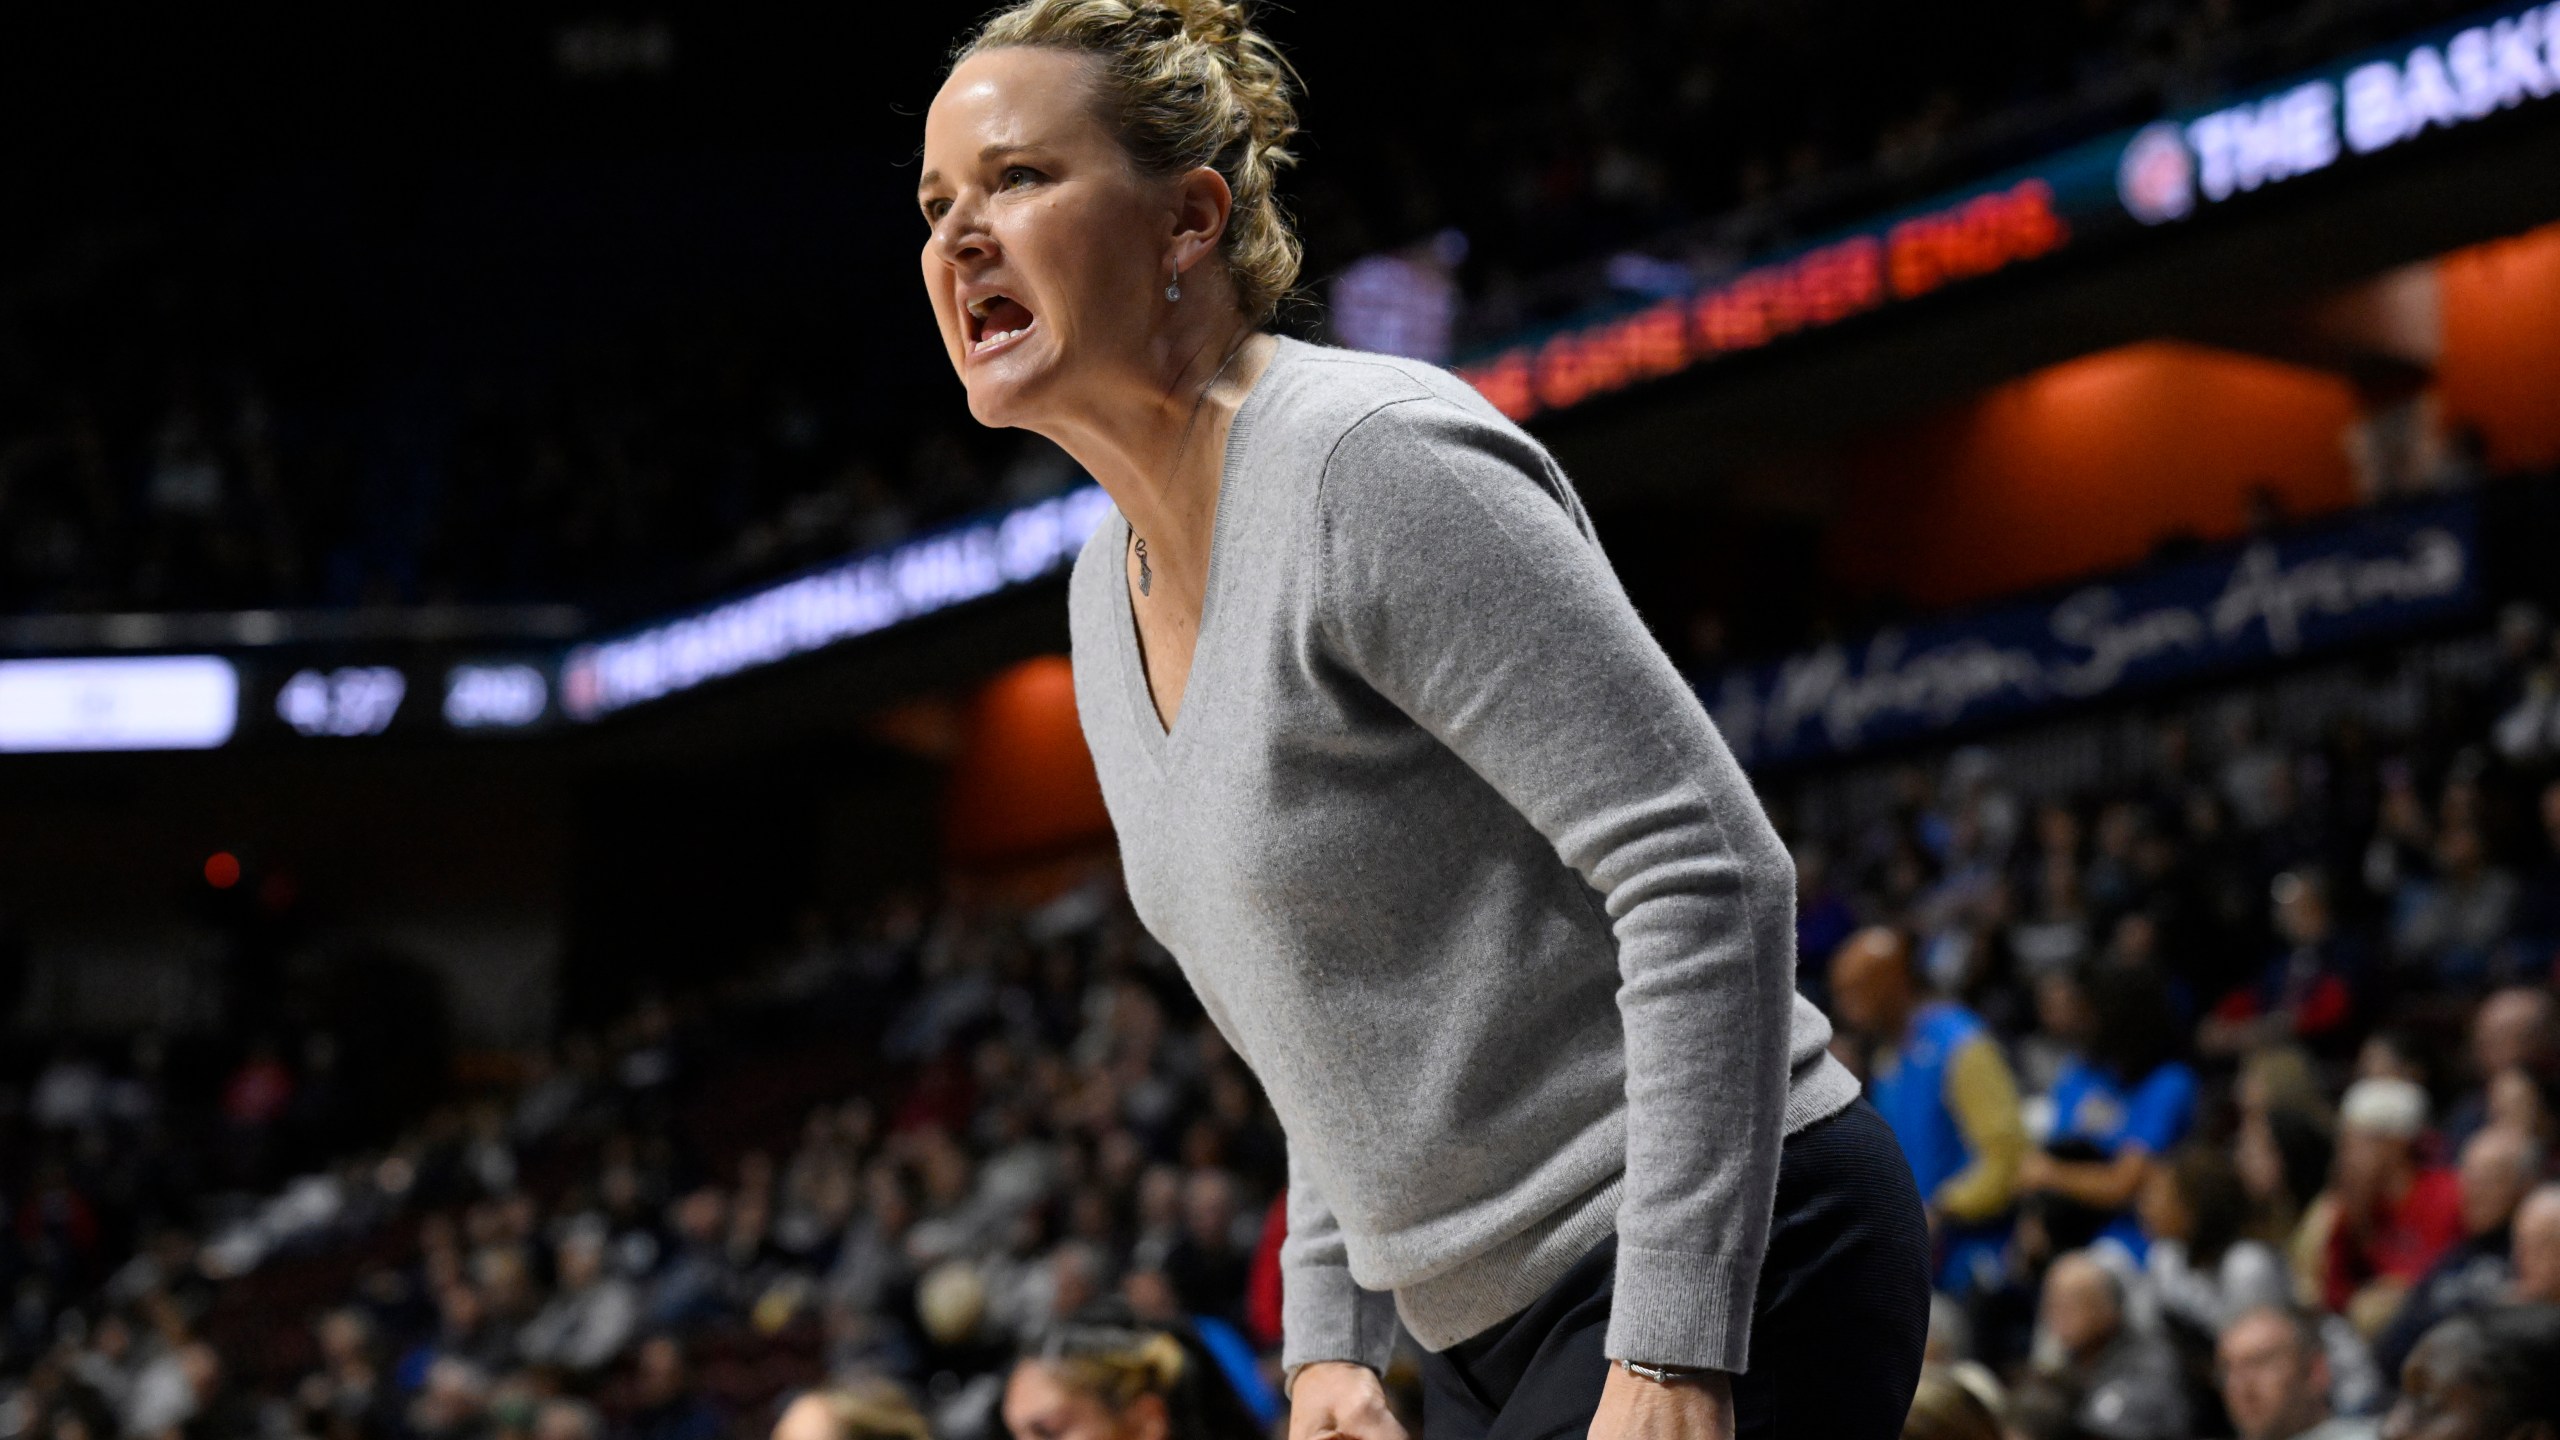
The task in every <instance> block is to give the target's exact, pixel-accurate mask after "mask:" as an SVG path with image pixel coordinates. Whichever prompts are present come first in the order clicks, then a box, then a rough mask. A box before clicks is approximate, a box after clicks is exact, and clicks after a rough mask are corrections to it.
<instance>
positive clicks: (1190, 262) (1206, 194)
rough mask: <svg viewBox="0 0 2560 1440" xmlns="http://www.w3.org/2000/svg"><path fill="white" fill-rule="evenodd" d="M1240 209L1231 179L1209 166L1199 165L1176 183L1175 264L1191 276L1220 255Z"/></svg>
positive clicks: (1174, 213) (1174, 206) (1174, 205)
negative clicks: (1229, 221) (1229, 226)
mask: <svg viewBox="0 0 2560 1440" xmlns="http://www.w3.org/2000/svg"><path fill="white" fill-rule="evenodd" d="M1235 206H1236V196H1235V192H1234V191H1233V190H1230V189H1228V188H1227V177H1226V176H1224V175H1221V174H1219V173H1218V172H1217V171H1215V170H1212V169H1210V168H1209V167H1208V166H1206V165H1195V166H1193V167H1192V168H1191V169H1190V170H1188V171H1186V172H1184V174H1183V176H1182V178H1181V179H1179V180H1177V181H1175V182H1174V190H1173V235H1172V237H1171V238H1172V240H1173V261H1174V264H1175V266H1177V267H1178V268H1179V269H1181V270H1182V271H1183V273H1185V274H1189V273H1190V271H1191V267H1192V266H1194V265H1197V264H1199V263H1200V262H1201V261H1202V260H1205V259H1207V258H1208V257H1209V256H1211V255H1214V254H1216V253H1217V250H1218V245H1219V243H1220V242H1221V241H1223V240H1225V239H1226V236H1227V217H1228V216H1229V215H1230V214H1232V213H1233V212H1234V210H1235Z"/></svg>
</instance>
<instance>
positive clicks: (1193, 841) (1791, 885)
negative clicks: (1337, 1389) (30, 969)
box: [1069, 340, 1857, 1371]
mask: <svg viewBox="0 0 2560 1440" xmlns="http://www.w3.org/2000/svg"><path fill="white" fill-rule="evenodd" d="M1214 529H1215V537H1214V539H1213V541H1212V543H1211V547H1210V563H1209V576H1208V595H1207V600H1206V603H1205V605H1204V608H1203V610H1202V613H1201V620H1200V634H1199V643H1198V648H1197V650H1196V652H1195V654H1194V657H1193V661H1192V669H1191V675H1190V679H1189V681H1188V683H1187V687H1186V689H1185V691H1184V694H1183V699H1182V706H1181V710H1180V713H1179V715H1178V717H1177V719H1176V722H1175V724H1174V727H1173V729H1172V731H1171V733H1170V734H1168V733H1167V732H1166V730H1165V728H1164V726H1163V725H1162V724H1161V723H1160V722H1159V721H1158V719H1157V717H1156V712H1155V708H1154V704H1153V702H1152V701H1151V700H1150V698H1149V696H1148V691H1147V682H1146V677H1145V671H1144V664H1143V661H1142V659H1141V657H1140V655H1139V652H1138V648H1137V640H1136V626H1135V622H1134V618H1133V616H1132V615H1131V612H1130V601H1129V594H1128V586H1127V582H1126V579H1125V571H1124V569H1123V565H1124V564H1125V561H1124V553H1125V551H1124V547H1125V546H1126V544H1127V540H1128V527H1127V522H1126V521H1125V520H1124V519H1123V518H1122V517H1121V516H1120V515H1119V514H1118V513H1116V512H1115V513H1113V514H1112V515H1110V516H1108V517H1107V518H1106V519H1105V520H1104V522H1103V524H1102V526H1101V528H1100V529H1098V530H1097V531H1096V532H1095V533H1094V535H1093V537H1092V539H1091V541H1090V542H1089V543H1087V545H1086V546H1085V549H1084V552H1083V554H1082V555H1081V556H1080V557H1079V558H1078V560H1077V562H1076V567H1075V577H1074V580H1073V582H1072V585H1071V587H1070V598H1069V609H1070V614H1071V620H1072V624H1073V631H1074V643H1075V679H1076V705H1077V710H1078V712H1079V714H1080V715H1081V717H1082V720H1083V723H1084V732H1085V738H1086V740H1087V741H1088V742H1089V743H1090V744H1091V746H1092V749H1093V756H1094V762H1095V764H1096V766H1097V767H1098V769H1099V770H1100V772H1101V776H1102V790H1103V796H1104V798H1105V800H1106V801H1107V802H1108V804H1109V807H1110V811H1111V819H1112V823H1113V825H1114V827H1115V828H1116V829H1117V830H1118V832H1119V839H1120V852H1121V856H1122V862H1123V864H1124V865H1125V866H1126V869H1127V875H1128V885H1129V894H1130V897H1131V899H1132V900H1133V902H1134V903H1135V905H1136V907H1137V911H1138V915H1139V918H1140V919H1141V920H1143V921H1144V922H1145V923H1146V925H1147V928H1148V929H1149V930H1151V931H1153V932H1154V934H1155V935H1156V937H1157V938H1158V939H1160V940H1162V941H1163V942H1164V944H1165V946H1166V947H1167V948H1168V949H1169V950H1171V951H1172V953H1173V955H1174V957H1175V959H1176V960H1177V961H1178V962H1179V963H1180V964H1181V965H1182V968H1183V970H1184V973H1185V974H1186V975H1187V976H1188V977H1189V978H1190V981H1191V984H1192V985H1193V986H1194V987H1195V988H1196V989H1197V990H1198V991H1199V993H1200V998H1201V1000H1202V1002H1203V1003H1204V1004H1205V1005H1206V1007H1207V1009H1208V1012H1209V1015H1210V1017H1211V1018H1212V1020H1213V1021H1214V1022H1215V1023H1216V1024H1217V1026H1218V1028H1219V1030H1220V1031H1221V1032H1223V1033H1224V1034H1225V1036H1226V1038H1227V1039H1228V1041H1229V1042H1230V1043H1232V1044H1233V1045H1234V1046H1235V1049H1236V1052H1237V1053H1238V1054H1239V1055H1241V1056H1242V1057H1243V1058H1244V1060H1245V1063H1246V1064H1248V1065H1250V1066H1251V1067H1252V1068H1253V1071H1254V1073H1255V1074H1256V1075H1257V1076H1258V1077H1259V1078H1260V1079H1261V1081H1262V1084H1263V1087H1264V1089H1265V1090H1266V1091H1267V1092H1268V1094H1269V1095H1270V1097H1271V1103H1272V1105H1273V1107H1274V1108H1275V1110H1276V1111H1277V1112H1278V1114H1279V1117H1280V1123H1281V1126H1282V1129H1283V1130H1284V1131H1285V1132H1286V1134H1287V1137H1288V1153H1289V1177H1290V1187H1289V1238H1288V1242H1287V1244H1286V1245H1285V1246H1284V1247H1283V1248H1282V1251H1281V1267H1282V1279H1283V1295H1284V1301H1283V1314H1284V1329H1285V1332H1286V1338H1285V1343H1284V1344H1283V1347H1282V1349H1283V1359H1284V1363H1286V1364H1289V1365H1292V1366H1295V1365H1301V1364H1305V1363H1308V1362H1310V1361H1315V1360H1325V1359H1350V1360H1359V1361H1362V1362H1365V1363H1368V1364H1371V1365H1375V1366H1380V1367H1383V1366H1384V1364H1385V1361H1386V1358H1387V1355H1388V1352H1389V1350H1390V1348H1391V1347H1392V1345H1393V1343H1394V1325H1393V1323H1392V1322H1393V1319H1394V1317H1395V1316H1396V1315H1397V1314H1401V1316H1402V1317H1403V1320H1404V1323H1405V1325H1406V1327H1407V1328H1408V1329H1410V1330H1411V1331H1412V1332H1413V1335H1414V1338H1415V1339H1417V1340H1418V1341H1420V1342H1421V1343H1422V1344H1423V1345H1424V1346H1426V1347H1428V1348H1430V1349H1434V1350H1439V1349H1445V1348H1447V1347H1448V1346H1450V1345H1453V1344H1455V1343H1457V1342H1458V1341H1460V1340H1463V1339H1465V1338H1467V1337H1468V1336H1470V1335H1473V1334H1475V1333H1477V1332H1479V1331H1481V1330H1483V1329H1485V1328H1486V1327H1488V1326H1490V1325H1492V1324H1494V1323H1495V1322H1496V1321H1499V1320H1502V1319H1504V1318H1505V1317H1507V1316H1509V1315H1512V1314H1514V1313H1516V1312H1518V1311H1519V1310H1520V1309H1522V1308H1524V1307H1525V1306H1527V1305H1528V1303H1529V1302H1530V1301H1532V1300H1534V1299H1536V1298H1537V1297H1538V1296H1539V1295H1540V1294H1542V1293H1543V1292H1544V1291H1545V1290H1546V1289H1547V1287H1548V1286H1550V1285H1552V1284H1553V1283H1554V1282H1555V1281H1556V1279H1557V1278H1558V1277H1560V1276H1561V1275H1562V1274H1563V1272H1564V1271H1565V1270H1566V1269H1567V1268H1569V1267H1570V1266H1571V1265H1572V1263H1573V1262H1574V1261H1575V1260H1577V1259H1579V1258H1581V1257H1582V1256H1583V1255H1585V1254H1587V1253H1588V1252H1589V1251H1590V1249H1591V1247H1592V1246H1594V1245H1596V1244H1598V1243H1599V1242H1600V1241H1602V1240H1603V1239H1605V1238H1606V1237H1607V1236H1608V1235H1609V1234H1610V1232H1611V1231H1612V1230H1615V1231H1616V1233H1617V1236H1618V1243H1619V1250H1618V1258H1617V1271H1616V1277H1615V1283H1616V1297H1615V1300H1614V1301H1613V1304H1612V1310H1611V1314H1610V1320H1609V1333H1608V1351H1609V1354H1610V1355H1612V1356H1615V1357H1622V1358H1629V1359H1638V1360H1649V1361H1653V1362H1656V1363H1662V1364H1689V1365H1707V1366H1714V1367H1716V1368H1719V1369H1724V1370H1732V1371H1739V1370H1741V1369H1742V1368H1743V1366H1744V1359H1745V1356H1746V1354H1747V1352H1748V1345H1749V1338H1750V1334H1749V1332H1750V1324H1751V1304H1752V1296H1753V1293H1754V1290H1755V1287H1756V1285H1757V1283H1758V1279H1759V1270H1760V1261H1761V1255H1762V1252H1763V1251H1764V1249H1765V1248H1766V1245H1767V1239H1768V1233H1769V1220H1770V1205H1771V1203H1772V1199H1773V1197H1774V1195H1775V1191H1776V1184H1777V1172H1778V1144H1779V1141H1780V1139H1781V1138H1782V1137H1783V1136H1785V1135H1787V1134H1791V1133H1793V1132H1794V1131H1796V1130H1798V1129H1800V1128H1802V1127H1804V1126H1806V1125H1809V1124H1811V1123H1813V1122H1814V1121H1816V1120H1818V1119H1821V1118H1823V1117H1824V1116H1827V1115H1830V1114H1832V1113H1833V1112H1835V1111H1837V1110H1839V1109H1840V1108H1841V1107H1842V1106H1844V1105H1847V1104H1848V1103H1849V1102H1850V1101H1851V1100H1853V1099H1855V1098H1856V1095H1857V1083H1856V1081H1855V1080H1854V1079H1853V1078H1852V1077H1851V1076H1850V1075H1849V1073H1848V1072H1847V1071H1846V1070H1844V1069H1843V1068H1842V1067H1841V1066H1840V1065H1839V1063H1838V1062H1837V1061H1835V1060H1833V1059H1832V1058H1831V1056H1830V1055H1829V1054H1828V1053H1827V1051H1826V1050H1825V1049H1824V1045H1825V1043H1826V1042H1827V1041H1828V1039H1829V1038H1830V1027H1829V1026H1828V1025H1827V1024H1826V1023H1825V1022H1824V1020H1823V1018H1822V1015H1821V1013H1820V1012H1819V1011H1817V1010H1815V1009H1814V1008H1813V1007H1812V1006H1810V1005H1808V1004H1807V1003H1805V1002H1804V1001H1803V1000H1802V999H1800V998H1799V997H1798V996H1797V995H1796V993H1795V986H1794V979H1795V926H1794V914H1795V873H1794V868H1793V866H1792V864H1791V863H1790V861H1789V859H1788V856H1787V852H1786V850H1785V848H1784V847H1783V846H1782V845H1781V844H1780V843H1779V840H1778V837H1777V834H1776V833H1775V832H1774V831H1773V830H1772V829H1771V828H1770V825H1769V821H1768V819H1767V817H1766V816H1765V815H1764V814H1763V813H1762V811H1761V808H1760V804H1759V801H1758V800H1757V799H1756V798H1755V797H1754V795H1753V794H1752V790H1751V785H1750V782H1749V781H1748V780H1747V779H1746V778H1745V777H1744V776H1743V773H1742V771H1741V769H1740V767H1738V766H1737V765H1736V764H1735V763H1734V759H1733V756H1732V754H1731V753H1730V752H1729V751H1728V750H1727V749H1726V747H1725V744H1724V741H1723V740H1722V738H1721V737H1720V736H1718V734H1717V733H1716V730H1715V728H1714V726H1713V724H1712V723H1710V721H1709V720H1708V718H1707V715H1706V712H1705V711H1704V709H1703V708H1702V707H1701V706H1700V705H1699V703H1698V699H1697V697H1696V696H1695V694H1693V693H1692V692H1691V690H1690V689H1689V687H1688V686H1687V685H1686V684H1685V683H1683V682H1682V680H1681V678H1680V676H1679V674H1678V673H1677V672H1676V671H1675V670H1674V669H1673V668H1672V665H1671V662H1670V660H1669V659H1668V658H1667V657H1666V656H1665V655H1664V654H1663V653H1662V650H1661V648H1660V647H1659V646H1657V645H1656V644H1655V643H1654V641H1653V640H1652V638H1651V637H1650V636H1649V635H1648V634H1647V633H1646V631H1645V628H1644V626H1643V624H1642V623H1641V622H1640V621H1639V620H1638V619H1637V617H1636V612H1635V610H1634V608H1633V607H1632V606H1631V605H1630V604H1629V603H1628V600H1627V597H1626V593H1625V591H1624V590H1623V589H1622V588H1621V587H1620V585H1619V583H1618V580H1617V576H1616V574H1615V572H1614V571H1612V570H1611V568H1610V566H1609V562H1608V560H1607V559H1606V557H1604V556H1603V555H1602V553H1601V550H1600V547H1599V544H1598V542H1597V541H1596V540H1595V539H1594V537H1593V534H1592V530H1591V524H1590V519H1589V517H1588V515H1587V514H1586V512H1585V511H1584V510H1583V507H1582V504H1581V501H1580V499H1579V498H1578V497H1577V496H1576V495H1575V494H1574V492H1573V490H1572V488H1571V487H1570V486H1569V485H1568V484H1567V483H1566V481H1565V477H1564V475H1563V473H1562V472H1561V471H1560V470H1559V469H1558V468H1557V466H1556V464H1555V462H1554V460H1552V459H1551V458H1549V456H1548V455H1547V453H1546V451H1545V450H1544V449H1543V448H1541V447H1540V446H1539V445H1538V443H1537V442H1536V441H1535V440H1532V439H1530V438H1529V436H1528V435H1526V434H1525V433H1523V432H1522V431H1521V430H1520V429H1519V428H1518V427H1516V426H1514V425H1513V424H1511V423H1510V422H1509V421H1508V420H1506V419H1504V418H1503V417H1502V416H1501V414H1500V413H1499V412H1497V411H1495V410H1494V409H1493V408H1492V407H1491V406H1489V405H1487V404H1486V403H1485V402H1484V401H1483V400H1482V399H1481V398H1480V397H1479V396H1477V394H1476V393H1475V392H1474V391H1473V390H1472V389H1470V388H1469V387H1468V386H1467V385H1466V384H1465V383H1463V382H1462V381H1459V380H1458V379H1457V378H1455V377H1454V376H1451V375H1449V374H1447V373H1446V372H1444V371H1441V370H1437V369H1434V368H1432V367H1430V366H1428V365H1422V364H1417V363H1414V362H1410V361H1404V360H1397V359H1393V358H1389V357H1385V356H1378V355H1366V354H1358V353H1354V352H1350V351H1343V350H1332V349H1325V348H1322V347H1318V346H1312V345H1305V344H1301V343H1298V342H1295V341H1290V340H1282V341H1281V342H1280V345H1279V351H1278V354H1277V356H1276V357H1275V358H1274V359H1273V361H1272V363H1271V365H1270V367H1269V369H1267V370H1266V371H1265V372H1264V373H1263V375H1262V377H1261V379H1260V380H1259V381H1257V382H1256V383H1255V385H1254V387H1253V389H1252V391H1251V392H1250V393H1249V394H1248V395H1247V396H1246V397H1245V400H1244V402H1243V405H1242V406H1241V408H1240V409H1239V410H1238V411H1237V413H1236V417H1235V424H1234V427H1233V429H1232V431H1231V432H1230V434H1229V437H1228V440H1227V450H1226V462H1225V471H1224V478H1223V480H1222V482H1221V488H1220V492H1219V496H1218V504H1217V518H1216V521H1215V525H1214ZM1388 1294H1392V1296H1393V1297H1394V1298H1393V1304H1392V1306H1390V1305H1389V1304H1388V1303H1387V1300H1386V1296H1387V1295H1388Z"/></svg>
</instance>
